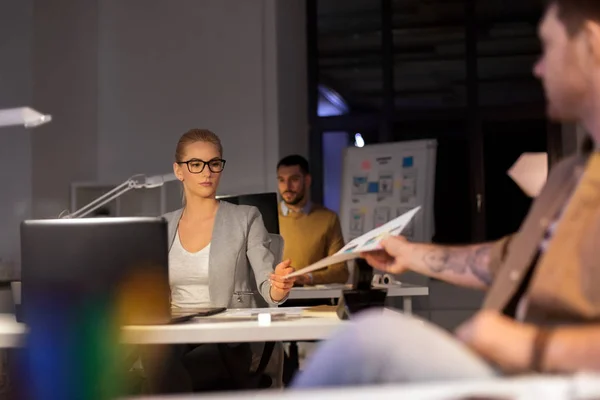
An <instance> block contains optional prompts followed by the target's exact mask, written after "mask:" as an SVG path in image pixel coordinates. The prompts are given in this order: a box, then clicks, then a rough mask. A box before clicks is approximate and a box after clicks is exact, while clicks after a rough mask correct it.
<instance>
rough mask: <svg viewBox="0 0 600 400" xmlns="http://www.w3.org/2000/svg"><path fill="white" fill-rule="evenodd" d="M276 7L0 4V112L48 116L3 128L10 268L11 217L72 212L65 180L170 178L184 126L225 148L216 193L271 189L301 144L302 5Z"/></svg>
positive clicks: (60, 1)
mask: <svg viewBox="0 0 600 400" xmlns="http://www.w3.org/2000/svg"><path fill="white" fill-rule="evenodd" d="M281 3H282V2H278V1H276V0H254V1H252V2H249V1H246V0H202V1H198V0H178V2H177V6H176V7H175V6H172V5H169V6H168V7H167V6H165V4H166V2H164V1H162V0H127V1H124V0H102V1H100V0H55V1H52V2H48V1H45V0H7V1H3V2H1V3H0V38H1V39H0V51H2V63H1V65H0V107H14V106H20V105H31V106H33V107H35V108H36V109H38V110H40V111H43V112H44V113H49V114H52V116H53V121H52V123H50V124H47V125H44V126H42V127H39V128H36V129H35V130H31V131H28V130H25V129H22V128H9V129H7V128H4V129H2V130H1V131H0V156H1V157H0V163H1V164H0V167H2V168H1V169H0V178H1V179H2V182H3V187H2V190H1V191H0V196H1V197H0V221H2V225H1V226H0V258H3V259H5V260H6V259H9V261H12V260H16V261H18V260H17V259H18V256H19V252H20V249H19V243H18V225H19V222H20V221H21V220H23V219H25V218H27V217H29V216H33V217H36V218H49V217H57V216H58V215H59V214H60V213H61V212H62V211H64V210H65V209H67V208H69V190H70V185H71V183H72V182H81V181H88V182H89V181H99V180H100V181H109V182H115V183H118V182H121V181H122V180H124V179H126V178H128V177H129V176H131V175H133V174H135V173H146V174H162V173H167V172H170V170H171V163H172V157H173V151H174V147H175V144H176V141H177V139H178V137H179V135H180V134H181V133H183V132H184V131H185V130H187V129H189V128H191V127H207V128H210V129H213V130H214V131H216V132H217V133H218V134H219V135H220V136H221V138H222V140H223V144H224V147H225V158H226V159H227V160H228V163H227V170H226V173H225V176H224V179H223V181H222V182H223V185H222V187H221V192H223V193H243V192H260V191H265V190H275V189H276V177H275V165H276V163H277V161H278V159H279V158H280V157H282V156H283V155H286V154H287V153H289V152H292V151H293V152H299V153H301V154H306V152H307V151H306V147H307V143H308V137H307V136H308V135H307V112H306V92H307V90H306V54H305V51H306V46H305V6H304V3H305V2H304V0H287V1H286V2H285V6H286V7H283V5H282V4H281ZM132 16H135V18H132ZM0 270H2V269H1V268H0Z"/></svg>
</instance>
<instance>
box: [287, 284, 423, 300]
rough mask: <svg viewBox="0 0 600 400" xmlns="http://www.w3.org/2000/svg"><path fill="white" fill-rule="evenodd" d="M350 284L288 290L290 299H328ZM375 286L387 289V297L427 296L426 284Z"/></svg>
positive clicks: (335, 296)
mask: <svg viewBox="0 0 600 400" xmlns="http://www.w3.org/2000/svg"><path fill="white" fill-rule="evenodd" d="M350 287H351V286H350V285H342V284H334V285H316V286H303V287H295V288H293V289H292V291H291V292H290V297H289V298H290V299H330V298H337V297H340V296H341V295H342V290H344V289H350ZM373 287H375V288H381V289H387V291H388V292H387V295H388V297H403V296H404V297H406V296H428V295H429V288H428V287H427V286H415V285H410V284H407V283H402V284H401V283H392V284H390V285H374V286H373Z"/></svg>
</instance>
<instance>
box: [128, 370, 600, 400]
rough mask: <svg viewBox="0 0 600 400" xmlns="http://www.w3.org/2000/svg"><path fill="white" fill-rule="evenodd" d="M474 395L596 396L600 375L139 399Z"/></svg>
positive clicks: (524, 398)
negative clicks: (599, 376)
mask: <svg viewBox="0 0 600 400" xmlns="http://www.w3.org/2000/svg"><path fill="white" fill-rule="evenodd" d="M469 396H474V397H478V398H489V399H502V400H504V399H511V400H531V399H544V400H574V399H577V400H584V399H585V400H592V399H598V398H599V397H600V379H599V378H598V377H597V376H593V375H589V376H586V375H581V376H575V377H566V376H541V377H519V378H512V379H493V380H489V381H479V382H477V381H468V382H464V381H463V382H447V383H436V382H428V383H421V384H405V385H378V386H362V387H351V388H337V389H321V390H310V391H306V390H285V391H283V392H281V391H256V392H246V393H240V392H237V393H215V394H206V395H187V396H165V397H163V396H155V397H152V396H148V397H143V396H142V397H138V398H137V399H140V400H159V399H160V400H167V399H168V400H178V399H180V400H183V399H188V400H192V399H198V400H201V399H202V400H206V399H214V400H229V399H236V400H238V399H239V400H244V399H257V398H260V399H264V400H271V399H272V400H275V399H277V400H304V399H307V398H309V397H310V398H311V399H313V400H362V399H371V398H373V399H382V400H388V399H389V400H397V399H419V400H447V399H460V398H468V397H469Z"/></svg>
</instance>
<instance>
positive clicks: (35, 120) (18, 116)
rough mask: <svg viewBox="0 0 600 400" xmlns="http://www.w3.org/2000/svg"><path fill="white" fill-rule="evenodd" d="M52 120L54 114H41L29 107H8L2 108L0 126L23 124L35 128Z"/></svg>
mask: <svg viewBox="0 0 600 400" xmlns="http://www.w3.org/2000/svg"><path fill="white" fill-rule="evenodd" d="M50 121H52V116H51V115H47V114H41V113H39V112H37V111H36V110H34V109H32V108H29V107H17V108H6V109H3V110H0V127H4V126H14V125H17V126H19V125H22V126H24V127H25V128H34V127H36V126H40V125H43V124H46V123H48V122H50Z"/></svg>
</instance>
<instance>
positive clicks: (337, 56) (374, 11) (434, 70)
mask: <svg viewBox="0 0 600 400" xmlns="http://www.w3.org/2000/svg"><path fill="white" fill-rule="evenodd" d="M477 8H478V9H477V31H478V78H479V102H480V104H481V105H482V106H515V105H523V104H539V103H541V102H543V94H542V90H541V86H540V84H539V83H538V82H537V81H536V80H535V79H534V78H533V77H532V74H531V69H532V66H533V64H534V62H535V60H536V58H537V57H538V55H539V42H538V39H537V37H536V29H537V22H538V20H539V18H540V15H541V11H542V10H541V6H540V5H539V1H537V0H521V1H502V0H479V1H478V4H477ZM392 9H393V15H392V21H393V23H392V26H393V42H394V89H395V103H396V108H397V109H452V108H460V107H464V106H465V105H466V85H465V82H466V60H465V53H466V51H465V48H466V46H465V0H392ZM381 19H382V17H381V1H380V0H318V32H319V35H318V51H319V80H320V82H319V83H321V84H325V85H327V86H329V87H331V88H332V89H334V90H336V91H337V92H338V93H340V95H341V96H342V97H343V98H344V99H345V100H346V101H347V102H348V103H349V105H350V107H351V108H352V109H353V110H355V111H373V110H378V109H380V108H381V105H382V102H383V100H382V99H383V96H382V93H383V90H382V86H383V84H382V82H383V78H382V45H381V41H382V31H381V26H382V23H381Z"/></svg>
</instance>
